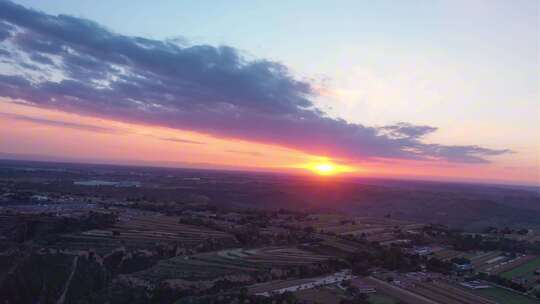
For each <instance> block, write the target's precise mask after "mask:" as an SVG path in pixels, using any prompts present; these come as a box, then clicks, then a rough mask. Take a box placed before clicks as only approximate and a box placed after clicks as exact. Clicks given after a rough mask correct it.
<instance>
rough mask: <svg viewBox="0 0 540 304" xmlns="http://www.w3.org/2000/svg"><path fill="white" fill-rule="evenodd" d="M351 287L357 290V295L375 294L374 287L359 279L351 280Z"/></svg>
mask: <svg viewBox="0 0 540 304" xmlns="http://www.w3.org/2000/svg"><path fill="white" fill-rule="evenodd" d="M351 286H353V287H355V288H357V289H358V292H359V293H374V292H377V289H375V286H374V285H372V284H369V283H367V282H364V281H362V280H361V279H359V278H356V279H352V280H351Z"/></svg>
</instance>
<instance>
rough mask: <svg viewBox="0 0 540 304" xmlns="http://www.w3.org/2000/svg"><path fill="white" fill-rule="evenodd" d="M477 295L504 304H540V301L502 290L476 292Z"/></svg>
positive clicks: (493, 289)
mask: <svg viewBox="0 0 540 304" xmlns="http://www.w3.org/2000/svg"><path fill="white" fill-rule="evenodd" d="M474 292H475V293H476V294H478V295H480V296H483V297H486V298H488V299H491V300H494V301H496V302H497V303H504V304H539V303H540V301H539V300H534V299H531V298H529V297H526V296H522V295H520V294H517V293H514V292H511V291H508V290H506V289H502V288H488V289H481V290H475V291H474Z"/></svg>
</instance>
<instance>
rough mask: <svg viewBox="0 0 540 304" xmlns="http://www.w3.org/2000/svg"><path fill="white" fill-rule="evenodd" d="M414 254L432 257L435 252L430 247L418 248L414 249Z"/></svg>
mask: <svg viewBox="0 0 540 304" xmlns="http://www.w3.org/2000/svg"><path fill="white" fill-rule="evenodd" d="M414 253H416V254H418V255H420V256H425V255H430V254H432V253H433V251H432V250H431V248H430V247H418V248H415V249H414Z"/></svg>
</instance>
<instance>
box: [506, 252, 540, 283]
mask: <svg viewBox="0 0 540 304" xmlns="http://www.w3.org/2000/svg"><path fill="white" fill-rule="evenodd" d="M537 269H540V257H536V258H534V259H531V260H530V261H528V262H527V263H525V264H522V265H520V266H518V267H516V268H514V269H512V270H510V271H507V272H504V273H502V274H501V276H503V277H505V278H508V279H512V278H515V277H529V278H530V277H532V276H533V272H534V271H535V270H537Z"/></svg>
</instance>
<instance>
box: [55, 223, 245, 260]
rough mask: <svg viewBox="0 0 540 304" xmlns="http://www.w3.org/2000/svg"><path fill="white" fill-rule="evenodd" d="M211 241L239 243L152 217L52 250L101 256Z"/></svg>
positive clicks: (65, 241)
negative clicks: (120, 250) (123, 250)
mask: <svg viewBox="0 0 540 304" xmlns="http://www.w3.org/2000/svg"><path fill="white" fill-rule="evenodd" d="M210 240H211V241H214V242H222V243H224V244H227V245H229V246H234V245H235V244H236V243H237V241H236V240H235V238H234V237H233V236H232V235H230V234H227V233H224V232H221V231H216V230H212V229H208V228H204V227H199V226H191V225H185V224H180V223H179V220H178V218H176V217H172V216H164V215H158V214H150V215H137V216H133V215H132V216H129V217H128V216H124V217H121V218H120V220H119V222H118V223H116V224H115V225H114V226H113V227H111V228H109V229H104V230H97V229H96V230H89V231H85V232H82V233H75V234H65V235H62V236H61V237H60V239H59V240H58V241H57V242H55V244H52V245H50V246H49V247H63V248H69V249H72V250H86V249H89V248H93V249H95V250H96V251H98V252H107V251H110V250H112V249H114V248H118V247H120V246H125V247H127V248H146V247H150V246H153V245H155V244H157V243H173V244H180V245H182V246H186V247H189V246H196V245H198V244H201V243H203V242H208V241H210Z"/></svg>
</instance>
